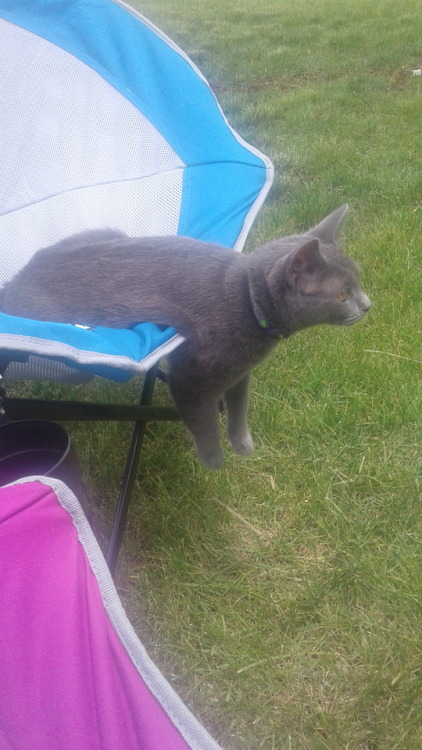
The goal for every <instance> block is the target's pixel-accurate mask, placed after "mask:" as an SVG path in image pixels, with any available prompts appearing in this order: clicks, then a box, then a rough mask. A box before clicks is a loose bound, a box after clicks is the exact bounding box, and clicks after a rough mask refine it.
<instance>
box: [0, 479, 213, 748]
mask: <svg viewBox="0 0 422 750" xmlns="http://www.w3.org/2000/svg"><path fill="white" fill-rule="evenodd" d="M0 748H1V750H28V748H31V750H58V748H60V750H120V749H121V750H218V745H217V744H216V743H215V741H214V740H213V739H212V738H211V737H210V736H209V734H208V733H207V732H206V731H205V729H204V728H203V727H202V725H201V724H200V723H199V722H198V721H197V720H196V719H195V718H194V716H193V715H192V714H191V713H190V711H189V710H188V709H187V707H186V706H185V705H184V704H183V703H182V701H181V700H180V698H179V697H178V696H177V695H176V693H175V692H174V690H173V689H172V688H171V686H170V685H169V684H168V683H167V682H166V680H165V679H164V677H163V676H162V674H161V673H160V672H159V670H158V668H157V667H156V665H155V664H154V663H153V662H152V660H151V659H150V658H149V657H148V655H147V654H146V652H145V649H144V647H143V646H142V644H141V642H140V641H139V639H138V638H137V636H136V634H135V633H134V631H133V629H132V627H131V625H130V623H129V621H128V620H127V617H126V615H125V613H124V610H123V608H122V605H121V602H120V600H119V598H118V595H117V592H116V590H115V588H114V584H113V581H112V579H111V576H110V574H109V572H108V569H107V566H106V564H105V561H104V558H103V556H102V554H101V552H100V550H99V547H98V545H97V542H96V540H95V538H94V536H93V534H92V531H91V529H90V527H89V525H88V522H87V520H86V518H85V516H84V514H83V511H82V509H81V507H80V505H79V503H78V501H77V499H76V498H75V496H74V495H73V494H72V493H71V492H70V490H69V489H68V488H67V487H66V486H65V485H64V484H63V483H62V482H60V481H58V480H54V479H47V478H34V479H32V478H31V479H28V480H23V481H20V482H17V483H14V484H11V485H8V486H6V487H3V488H0Z"/></svg>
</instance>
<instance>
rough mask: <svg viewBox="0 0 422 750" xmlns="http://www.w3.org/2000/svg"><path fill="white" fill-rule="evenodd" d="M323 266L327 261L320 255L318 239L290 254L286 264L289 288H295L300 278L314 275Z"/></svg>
mask: <svg viewBox="0 0 422 750" xmlns="http://www.w3.org/2000/svg"><path fill="white" fill-rule="evenodd" d="M323 266H325V260H324V258H323V257H322V255H321V253H320V250H319V242H318V240H317V239H314V240H310V241H309V242H306V243H305V244H304V245H301V247H299V248H298V249H297V250H294V251H293V252H292V253H290V255H289V256H288V258H287V259H286V261H285V262H284V267H283V276H284V280H285V281H286V282H287V284H288V285H289V286H291V287H294V286H295V285H296V282H297V280H298V279H299V278H300V277H303V276H305V275H307V276H309V275H310V274H314V273H315V272H316V271H317V270H318V269H319V268H322V267H323Z"/></svg>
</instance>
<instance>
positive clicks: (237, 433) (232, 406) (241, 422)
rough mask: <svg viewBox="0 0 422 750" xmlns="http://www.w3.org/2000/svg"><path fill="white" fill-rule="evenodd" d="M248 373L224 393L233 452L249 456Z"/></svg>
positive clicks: (251, 450) (252, 447)
mask: <svg viewBox="0 0 422 750" xmlns="http://www.w3.org/2000/svg"><path fill="white" fill-rule="evenodd" d="M249 387H250V375H249V374H248V375H245V377H243V378H242V380H239V381H238V382H237V383H236V384H235V385H234V386H232V387H231V388H229V389H228V390H227V391H226V392H225V394H224V401H225V404H226V409H227V435H228V437H229V440H230V443H231V445H232V448H233V450H234V452H235V453H237V454H239V455H241V456H250V454H251V453H253V451H254V444H253V440H252V436H251V434H250V432H249V428H248V405H249Z"/></svg>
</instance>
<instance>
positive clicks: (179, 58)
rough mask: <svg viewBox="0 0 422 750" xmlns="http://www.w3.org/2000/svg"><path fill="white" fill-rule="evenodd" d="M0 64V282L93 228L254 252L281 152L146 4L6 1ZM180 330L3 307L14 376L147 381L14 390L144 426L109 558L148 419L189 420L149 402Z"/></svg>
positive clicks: (46, 408) (18, 407)
mask: <svg viewBox="0 0 422 750" xmlns="http://www.w3.org/2000/svg"><path fill="white" fill-rule="evenodd" d="M0 62H1V68H2V78H1V81H0V88H1V101H2V107H1V109H0V120H1V139H0V169H1V184H0V285H1V284H2V283H4V282H6V281H8V280H9V279H10V278H11V277H12V276H13V275H14V274H15V273H16V272H17V271H18V270H19V269H20V268H21V267H22V266H24V265H25V264H26V263H27V261H28V260H29V258H30V257H31V256H32V254H33V253H35V252H36V250H37V249H39V248H40V247H46V246H48V245H51V244H54V243H55V242H57V241H59V240H61V239H63V238H64V237H67V236H69V235H72V234H75V233H77V232H80V231H83V230H86V229H95V228H100V227H111V228H113V229H120V230H122V231H124V232H126V233H127V234H128V235H130V236H148V235H175V234H178V235H183V236H190V237H194V238H197V239H200V240H205V241H207V240H209V241H213V242H217V243H220V244H223V245H226V246H228V247H232V248H234V249H236V250H241V249H242V247H243V244H244V242H245V239H246V237H247V234H248V232H249V230H250V228H251V225H252V223H253V221H254V219H255V217H256V214H257V212H258V211H259V209H260V207H261V206H262V204H263V202H264V200H265V198H266V196H267V193H268V191H269V188H270V186H271V183H272V176H273V169H272V165H271V162H270V161H269V160H268V159H267V158H266V157H265V156H264V155H263V154H261V153H260V152H259V151H257V150H256V149H254V148H252V147H251V146H250V145H248V144H246V143H245V142H244V141H243V140H242V139H241V138H240V136H239V135H238V134H237V133H236V132H235V131H234V130H233V129H232V128H231V127H230V126H229V125H228V123H227V121H226V119H225V117H224V115H223V113H222V111H221V109H220V107H219V105H218V103H217V101H216V99H215V97H214V95H213V93H212V91H211V89H210V87H209V85H208V84H207V82H206V80H205V79H204V78H203V76H202V75H201V73H200V72H199V71H198V69H197V68H196V67H195V65H194V64H193V63H192V61H191V60H189V58H188V57H187V56H186V55H185V54H184V52H183V51H182V50H180V49H179V48H178V47H177V46H176V45H175V44H174V43H173V42H172V41H170V40H169V39H168V38H167V37H166V36H165V35H164V34H163V33H162V32H160V31H159V30H158V29H157V28H155V27H154V26H153V25H152V24H151V23H149V22H148V21H147V20H146V19H145V18H143V17H142V16H141V15H140V14H139V13H137V12H136V11H134V10H132V9H131V8H129V7H128V6H127V5H126V4H125V3H122V2H119V0H73V2H68V0H18V1H17V0H0ZM181 341H182V339H181V337H180V336H179V335H178V334H177V332H176V331H174V330H173V329H170V328H168V329H167V330H165V331H162V330H160V329H159V328H158V327H156V326H154V325H152V324H150V323H148V322H145V323H142V324H140V325H137V326H136V327H135V328H133V329H131V330H123V331H122V330H118V331H117V330H112V329H107V328H95V329H93V330H85V329H82V328H80V327H76V326H71V325H65V324H58V323H41V322H39V321H32V320H26V319H22V318H17V317H14V316H8V315H5V314H1V313H0V374H2V376H3V379H4V381H7V380H13V379H20V380H23V379H25V380H26V379H31V378H35V379H37V380H42V379H50V380H56V381H62V382H70V383H72V382H78V383H80V382H84V381H87V380H89V379H91V378H92V377H94V376H100V377H105V378H109V379H112V380H115V381H118V382H123V381H125V380H127V379H128V378H130V377H131V376H133V375H143V376H145V378H144V386H143V391H142V395H141V401H140V404H139V405H134V406H127V405H126V406H123V405H118V404H116V405H101V404H90V403H75V402H66V401H45V400H44V401H40V400H36V399H30V400H27V399H17V398H11V397H6V395H5V394H3V399H2V402H3V410H4V412H5V414H6V415H7V418H9V419H12V420H17V419H25V418H28V417H31V418H33V419H38V418H39V419H47V420H50V419H52V420H59V421H60V420H73V419H76V420H96V419H99V420H129V421H133V422H134V423H135V427H134V432H133V437H132V443H131V446H130V449H129V454H128V459H127V464H126V469H125V473H124V478H123V482H122V489H121V493H120V497H119V500H118V504H117V509H116V515H115V519H114V525H113V529H112V533H111V538H110V542H109V549H108V555H107V559H108V563H109V565H110V567H111V568H113V567H114V565H115V562H116V558H117V553H118V548H119V544H120V541H121V536H122V531H123V526H124V522H125V518H126V514H127V508H128V503H129V498H130V491H131V488H132V485H133V481H134V475H135V474H134V473H135V470H136V465H137V461H138V456H139V451H140V448H141V445H142V440H143V434H144V430H145V425H146V423H147V422H148V421H150V420H159V419H177V418H178V417H177V413H176V411H175V410H174V409H172V408H164V407H160V408H157V407H154V406H153V405H151V397H152V392H153V387H154V382H155V377H156V373H157V367H158V363H159V360H160V359H161V358H162V357H163V356H164V355H165V354H167V353H169V352H170V351H172V350H173V349H174V348H175V347H176V346H178V345H179V344H180V342H181ZM0 406H1V403H0ZM0 484H1V478H0Z"/></svg>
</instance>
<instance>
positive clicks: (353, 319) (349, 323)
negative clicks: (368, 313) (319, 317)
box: [341, 312, 365, 326]
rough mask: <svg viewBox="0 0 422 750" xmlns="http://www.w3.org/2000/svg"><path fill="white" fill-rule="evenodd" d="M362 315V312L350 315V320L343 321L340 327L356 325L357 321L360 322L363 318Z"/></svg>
mask: <svg viewBox="0 0 422 750" xmlns="http://www.w3.org/2000/svg"><path fill="white" fill-rule="evenodd" d="M364 315H365V313H364V312H360V313H356V315H351V316H350V318H346V320H343V322H342V324H341V325H342V326H352V325H353V324H354V323H357V322H358V320H362V318H363V317H364Z"/></svg>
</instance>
